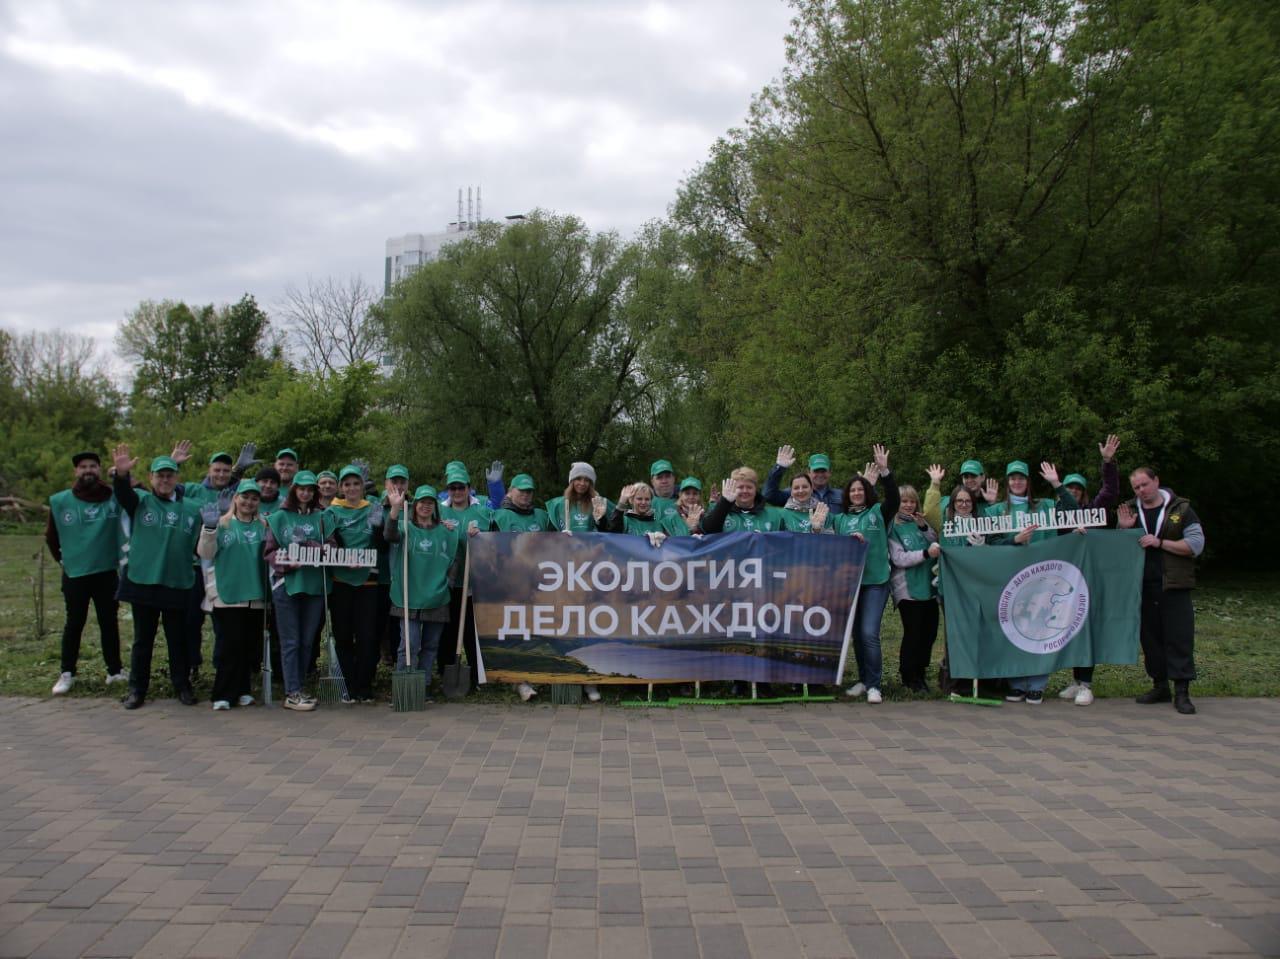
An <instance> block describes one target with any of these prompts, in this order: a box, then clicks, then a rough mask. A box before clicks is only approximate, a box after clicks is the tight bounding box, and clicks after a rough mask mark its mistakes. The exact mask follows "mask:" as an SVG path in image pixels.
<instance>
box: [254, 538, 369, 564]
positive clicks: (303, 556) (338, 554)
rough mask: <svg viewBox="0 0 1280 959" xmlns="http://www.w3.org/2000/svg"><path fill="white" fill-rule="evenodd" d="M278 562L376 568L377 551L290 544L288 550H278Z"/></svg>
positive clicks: (326, 545)
mask: <svg viewBox="0 0 1280 959" xmlns="http://www.w3.org/2000/svg"><path fill="white" fill-rule="evenodd" d="M276 562H277V563H280V564H281V565H284V564H289V565H291V566H345V567H348V568H354V567H357V566H376V565H377V563H378V551H377V550H376V549H341V548H339V547H336V546H330V545H328V544H327V543H326V544H325V545H324V546H299V545H298V544H297V543H290V544H289V548H288V549H278V550H276Z"/></svg>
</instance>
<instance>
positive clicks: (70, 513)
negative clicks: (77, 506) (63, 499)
mask: <svg viewBox="0 0 1280 959" xmlns="http://www.w3.org/2000/svg"><path fill="white" fill-rule="evenodd" d="M79 518H80V517H79V516H77V515H76V511H75V510H72V509H69V510H67V511H66V512H64V513H63V514H62V521H63V522H64V523H66V524H67V525H68V526H70V525H71V524H72V523H74V522H75V521H76V520H78V519H79Z"/></svg>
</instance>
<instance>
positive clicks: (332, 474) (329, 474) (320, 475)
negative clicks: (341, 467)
mask: <svg viewBox="0 0 1280 959" xmlns="http://www.w3.org/2000/svg"><path fill="white" fill-rule="evenodd" d="M299 475H301V474H299ZM326 476H327V477H329V479H331V480H336V479H337V478H338V474H337V473H335V472H334V471H333V470H321V471H320V472H319V473H317V474H316V479H317V480H322V479H324V478H325V477H326ZM293 481H294V482H295V483H296V482H298V479H297V477H294V480H293Z"/></svg>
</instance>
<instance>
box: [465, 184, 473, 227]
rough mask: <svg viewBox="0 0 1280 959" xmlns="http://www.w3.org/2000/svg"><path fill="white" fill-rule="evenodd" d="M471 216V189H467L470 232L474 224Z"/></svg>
mask: <svg viewBox="0 0 1280 959" xmlns="http://www.w3.org/2000/svg"><path fill="white" fill-rule="evenodd" d="M471 214H472V207H471V187H467V229H468V230H469V229H471V225H472V223H473V222H474V221H473V220H472V219H471Z"/></svg>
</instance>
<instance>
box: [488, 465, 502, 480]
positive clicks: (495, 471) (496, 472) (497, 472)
mask: <svg viewBox="0 0 1280 959" xmlns="http://www.w3.org/2000/svg"><path fill="white" fill-rule="evenodd" d="M484 478H485V479H486V480H488V481H489V482H490V483H501V482H502V460H494V461H493V462H492V463H490V464H489V472H487V473H485V474H484Z"/></svg>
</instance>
